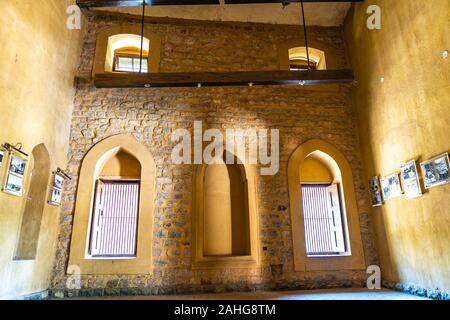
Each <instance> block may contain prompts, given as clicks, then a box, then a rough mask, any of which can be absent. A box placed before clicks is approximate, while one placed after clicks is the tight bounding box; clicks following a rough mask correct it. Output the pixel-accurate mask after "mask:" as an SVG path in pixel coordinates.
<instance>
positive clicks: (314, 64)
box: [289, 47, 327, 71]
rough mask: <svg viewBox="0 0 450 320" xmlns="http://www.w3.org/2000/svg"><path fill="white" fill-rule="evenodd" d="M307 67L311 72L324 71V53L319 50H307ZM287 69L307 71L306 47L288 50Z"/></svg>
mask: <svg viewBox="0 0 450 320" xmlns="http://www.w3.org/2000/svg"><path fill="white" fill-rule="evenodd" d="M308 52H309V67H310V69H312V70H325V69H326V68H327V63H326V60H325V53H324V52H323V51H321V50H318V49H314V48H309V49H308ZM289 68H290V70H292V71H303V70H308V54H307V53H306V47H294V48H290V49H289Z"/></svg>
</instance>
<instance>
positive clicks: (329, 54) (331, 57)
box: [277, 38, 343, 71]
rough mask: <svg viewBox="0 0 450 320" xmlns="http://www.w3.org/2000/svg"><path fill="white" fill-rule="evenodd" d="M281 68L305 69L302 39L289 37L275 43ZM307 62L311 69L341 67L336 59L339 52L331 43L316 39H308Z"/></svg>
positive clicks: (305, 56) (304, 50) (305, 55)
mask: <svg viewBox="0 0 450 320" xmlns="http://www.w3.org/2000/svg"><path fill="white" fill-rule="evenodd" d="M277 47H278V59H279V63H280V69H281V70H294V71H302V70H307V66H308V58H307V56H308V55H307V53H306V46H305V41H304V39H295V38H294V39H289V40H286V41H284V42H280V43H278V44H277ZM308 53H309V62H310V68H311V69H312V70H328V69H342V68H343V66H342V65H341V62H340V61H339V60H338V59H337V58H338V57H339V56H340V55H341V53H340V52H339V51H338V50H337V49H336V48H335V47H334V46H332V45H330V44H329V43H326V42H322V41H319V40H317V39H314V38H312V39H310V41H309V47H308Z"/></svg>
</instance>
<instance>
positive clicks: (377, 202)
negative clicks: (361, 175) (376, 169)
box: [369, 176, 383, 207]
mask: <svg viewBox="0 0 450 320" xmlns="http://www.w3.org/2000/svg"><path fill="white" fill-rule="evenodd" d="M369 190H370V198H371V200H372V207H379V206H382V205H383V197H382V195H381V188H380V179H379V178H378V176H375V177H373V178H372V179H371V180H369Z"/></svg>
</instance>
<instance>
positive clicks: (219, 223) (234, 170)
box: [193, 155, 258, 268]
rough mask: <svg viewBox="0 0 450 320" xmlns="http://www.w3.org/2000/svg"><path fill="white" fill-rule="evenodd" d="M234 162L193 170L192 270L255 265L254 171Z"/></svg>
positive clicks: (256, 242) (256, 255)
mask: <svg viewBox="0 0 450 320" xmlns="http://www.w3.org/2000/svg"><path fill="white" fill-rule="evenodd" d="M225 158H226V155H224V159H225ZM235 160H236V161H235V162H234V163H235V164H225V163H223V164H211V165H202V166H198V167H197V168H196V170H195V176H196V177H195V181H196V184H195V191H194V194H195V195H194V197H195V198H194V200H195V201H194V214H193V219H194V221H193V226H194V232H193V237H194V241H193V242H194V243H193V248H194V254H193V257H194V260H193V267H194V268H225V267H251V266H254V265H257V264H258V248H257V247H258V240H257V237H258V235H257V229H258V228H257V216H256V202H255V187H254V178H253V177H254V175H253V168H250V167H249V166H246V165H243V164H237V159H236V157H235Z"/></svg>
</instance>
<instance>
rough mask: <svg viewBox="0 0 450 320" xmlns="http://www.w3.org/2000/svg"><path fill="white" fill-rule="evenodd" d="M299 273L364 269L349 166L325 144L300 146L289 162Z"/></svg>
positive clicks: (333, 148) (292, 215) (293, 234)
mask: <svg viewBox="0 0 450 320" xmlns="http://www.w3.org/2000/svg"><path fill="white" fill-rule="evenodd" d="M288 182H289V201H290V210H291V212H290V213H291V222H292V228H293V229H292V240H293V248H294V265H295V270H296V271H305V270H340V269H355V270H356V269H364V267H365V263H364V254H363V249H362V241H361V233H360V227H359V216H358V209H357V204H356V196H355V191H354V184H353V175H352V171H351V168H350V165H349V163H348V162H347V160H346V159H345V157H344V156H343V154H342V153H341V152H340V151H339V150H337V149H336V148H335V147H333V146H332V145H330V144H328V143H326V142H324V141H321V140H316V139H314V140H309V141H307V142H306V143H304V144H302V145H301V146H299V147H298V148H297V149H296V150H295V151H294V153H293V154H292V155H291V157H290V159H289V163H288Z"/></svg>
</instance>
